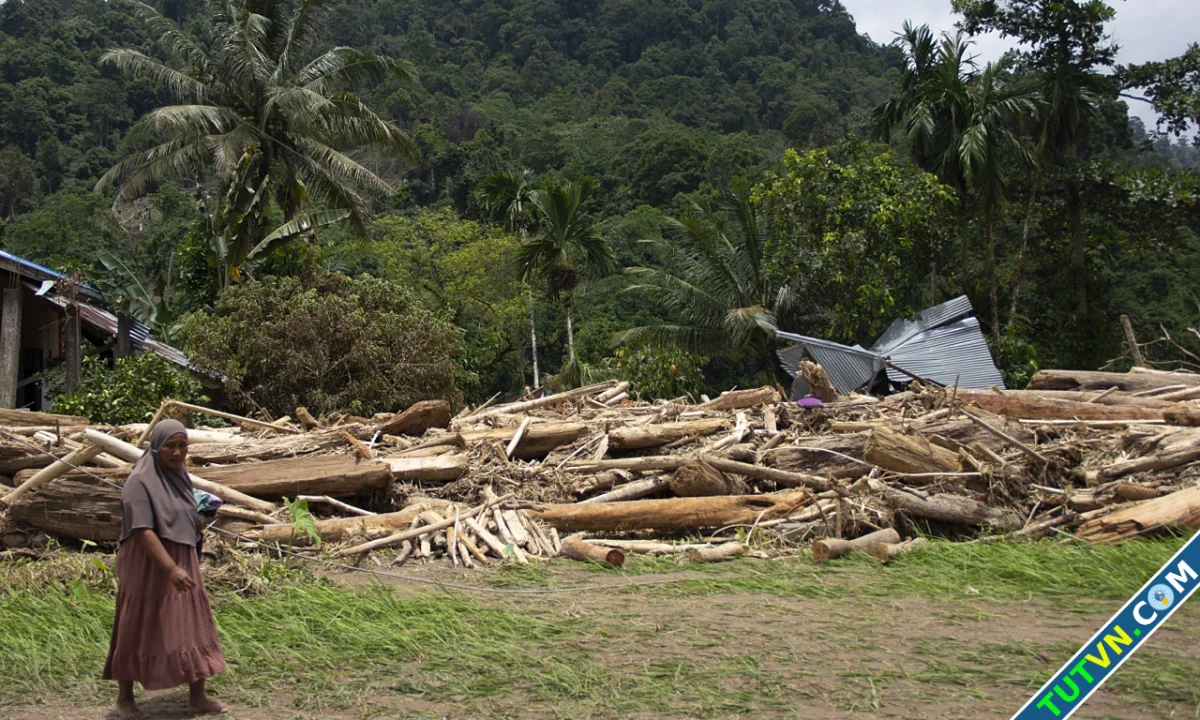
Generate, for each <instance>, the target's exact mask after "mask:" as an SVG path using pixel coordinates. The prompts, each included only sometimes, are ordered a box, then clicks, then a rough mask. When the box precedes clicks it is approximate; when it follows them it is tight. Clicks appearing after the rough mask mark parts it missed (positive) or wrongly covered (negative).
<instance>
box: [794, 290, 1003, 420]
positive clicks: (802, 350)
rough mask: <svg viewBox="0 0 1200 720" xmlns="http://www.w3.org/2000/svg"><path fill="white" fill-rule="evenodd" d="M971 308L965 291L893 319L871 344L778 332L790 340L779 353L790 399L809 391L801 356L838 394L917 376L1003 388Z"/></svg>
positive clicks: (899, 383)
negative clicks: (789, 381) (913, 314)
mask: <svg viewBox="0 0 1200 720" xmlns="http://www.w3.org/2000/svg"><path fill="white" fill-rule="evenodd" d="M973 312H974V309H973V308H972V307H971V301H970V300H969V299H968V298H967V297H966V296H965V295H963V296H960V297H956V298H954V299H953V300H948V301H946V302H944V303H942V304H941V305H935V306H934V307H931V308H927V309H925V310H922V311H921V312H919V313H917V315H916V317H914V318H913V319H911V320H908V319H904V318H901V319H898V320H896V321H895V322H893V323H892V324H891V326H890V327H889V328H888V329H887V331H885V332H884V333H883V335H881V336H879V339H878V340H876V341H875V344H874V345H872V346H871V347H870V349H867V348H863V347H862V346H860V345H853V346H850V345H842V344H840V343H836V342H832V341H829V340H822V339H821V338H814V337H808V336H806V335H796V334H794V333H787V332H782V331H779V332H778V333H777V335H778V337H779V338H780V339H781V340H787V341H789V342H792V343H795V344H794V345H792V346H791V347H788V348H785V349H783V350H780V351H779V353H778V355H779V360H780V362H782V363H783V367H784V369H786V370H787V372H788V374H789V375H791V376H792V378H794V379H795V383H794V384H793V385H792V399H793V400H799V399H800V398H803V397H805V396H806V395H808V394H809V392H810V390H811V388H810V387H809V384H808V382H806V381H805V379H804V377H803V376H800V375H798V374H797V370H796V369H797V367H798V366H799V364H800V362H801V361H802V360H811V361H812V362H814V363H816V364H817V365H820V366H821V367H822V368H824V369H825V372H826V373H827V374H828V375H829V379H830V381H831V382H832V383H833V386H834V388H836V389H837V391H838V393H839V394H841V395H849V394H850V393H852V392H856V391H860V390H865V391H879V390H884V391H886V390H889V389H892V388H893V386H902V385H907V384H908V383H910V382H912V381H913V380H915V379H917V378H920V379H921V380H928V381H933V383H936V384H938V385H942V386H945V387H950V386H957V387H960V388H967V389H987V388H990V387H992V386H993V385H994V386H996V387H998V388H1001V389H1003V388H1004V378H1003V377H1002V376H1001V374H1000V370H999V368H997V367H996V363H995V362H994V361H993V360H992V354H991V352H990V351H989V349H988V346H987V341H986V340H984V338H983V332H982V331H980V329H979V321H978V320H976V319H975V317H973Z"/></svg>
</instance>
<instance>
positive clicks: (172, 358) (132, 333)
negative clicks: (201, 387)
mask: <svg viewBox="0 0 1200 720" xmlns="http://www.w3.org/2000/svg"><path fill="white" fill-rule="evenodd" d="M46 299H47V300H49V301H50V302H52V303H54V304H55V305H57V306H59V307H61V308H65V307H66V306H67V301H66V300H64V299H63V298H60V297H57V296H50V297H47V298H46ZM76 304H77V305H78V307H79V319H80V321H82V322H85V323H87V324H88V325H91V326H92V327H94V328H96V329H98V330H100V331H101V332H103V333H105V334H107V335H113V336H115V335H116V334H117V316H116V315H113V314H112V313H110V312H108V311H107V310H104V309H102V308H98V307H96V306H94V305H88V304H87V303H82V302H81V303H76ZM129 338H130V340H132V341H133V345H134V347H136V348H139V349H141V350H147V351H149V352H152V353H154V354H155V355H158V356H159V357H161V358H162V359H164V360H166V361H167V362H169V363H173V364H175V365H178V366H179V367H181V368H185V369H187V370H192V371H194V372H201V373H203V372H205V371H204V370H203V369H202V368H199V367H197V366H195V365H193V364H192V363H191V362H190V361H188V359H187V355H184V354H183V351H182V350H179V349H178V348H174V347H171V346H170V345H167V344H166V343H162V342H159V341H158V340H155V339H154V338H152V337H150V328H148V327H146V326H145V325H143V324H142V323H139V322H134V323H133V325H132V326H131V327H130V330H129ZM206 374H209V375H211V373H206Z"/></svg>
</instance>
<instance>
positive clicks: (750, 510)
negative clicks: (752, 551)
mask: <svg viewBox="0 0 1200 720" xmlns="http://www.w3.org/2000/svg"><path fill="white" fill-rule="evenodd" d="M809 497H811V495H810V494H809V493H808V492H807V491H805V490H789V491H784V492H780V493H772V494H769V495H741V496H725V497H703V498H674V499H670V500H632V501H629V502H615V503H583V504H541V505H534V506H532V507H530V508H529V509H528V510H527V511H526V512H527V513H528V514H529V515H530V516H532V517H533V518H535V519H537V520H540V521H541V522H544V523H546V524H547V525H549V526H550V527H553V528H555V529H557V530H559V531H565V532H578V531H610V532H611V531H632V530H659V531H674V530H693V529H699V528H714V527H727V526H730V525H751V524H753V523H754V522H756V521H762V520H770V519H773V518H776V517H785V516H786V515H788V514H789V513H791V512H792V511H793V510H795V509H796V508H797V507H799V506H800V504H801V503H803V502H804V501H805V500H806V499H807V498H809Z"/></svg>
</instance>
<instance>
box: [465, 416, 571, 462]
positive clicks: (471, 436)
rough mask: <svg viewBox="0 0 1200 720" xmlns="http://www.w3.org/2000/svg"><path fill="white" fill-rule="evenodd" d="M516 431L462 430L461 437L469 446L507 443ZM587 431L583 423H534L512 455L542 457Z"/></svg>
mask: <svg viewBox="0 0 1200 720" xmlns="http://www.w3.org/2000/svg"><path fill="white" fill-rule="evenodd" d="M516 432H517V427H516V426H513V427H505V428H493V429H491V430H475V431H470V432H464V433H463V434H462V437H463V442H465V443H466V444H467V446H468V447H470V446H473V445H477V444H479V443H491V442H497V443H508V442H509V441H510V440H512V438H513V435H514V434H516ZM587 433H588V426H587V425H584V424H583V423H534V424H533V425H530V426H529V429H527V430H526V431H525V435H524V437H522V438H521V442H520V444H518V445H517V448H516V450H515V451H514V452H513V457H516V458H521V459H525V460H528V459H531V458H539V457H544V456H545V455H546V454H547V453H549V452H550V451H551V450H554V449H555V448H557V447H560V446H562V445H566V444H568V443H572V442H575V441H576V440H578V439H579V438H581V437H583V436H584V435H586V434H587Z"/></svg>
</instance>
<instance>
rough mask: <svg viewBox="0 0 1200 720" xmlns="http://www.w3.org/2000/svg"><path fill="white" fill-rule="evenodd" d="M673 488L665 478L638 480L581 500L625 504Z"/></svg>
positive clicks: (584, 501)
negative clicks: (624, 502)
mask: <svg viewBox="0 0 1200 720" xmlns="http://www.w3.org/2000/svg"><path fill="white" fill-rule="evenodd" d="M669 487H671V481H670V480H669V479H667V478H664V477H650V478H646V479H644V480H636V481H634V482H631V483H626V484H624V485H622V486H620V487H617V488H613V489H612V490H610V491H608V492H606V493H604V494H603V495H597V496H595V497H590V498H588V499H586V500H580V502H581V503H598V502H600V503H602V502H623V501H626V500H639V499H641V498H644V497H646V496H648V495H653V494H654V493H656V492H661V491H663V490H666V489H667V488H669Z"/></svg>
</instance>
